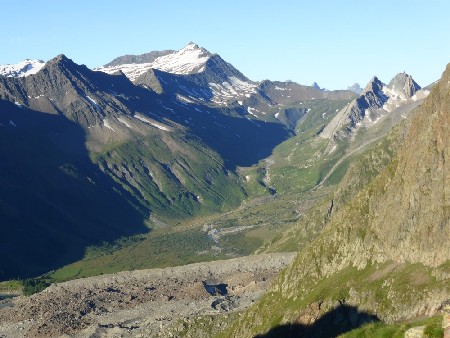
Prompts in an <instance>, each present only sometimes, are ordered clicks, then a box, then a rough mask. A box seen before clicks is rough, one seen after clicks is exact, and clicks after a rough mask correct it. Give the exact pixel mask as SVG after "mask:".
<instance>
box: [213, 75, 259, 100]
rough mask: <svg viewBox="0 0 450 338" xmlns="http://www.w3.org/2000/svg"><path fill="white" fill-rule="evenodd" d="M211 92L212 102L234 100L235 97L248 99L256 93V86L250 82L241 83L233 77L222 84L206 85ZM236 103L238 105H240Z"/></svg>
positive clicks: (241, 81)
mask: <svg viewBox="0 0 450 338" xmlns="http://www.w3.org/2000/svg"><path fill="white" fill-rule="evenodd" d="M208 85H209V88H210V89H211V92H212V93H213V99H212V101H213V102H223V101H225V102H226V101H227V100H229V99H235V98H236V97H242V96H245V97H250V96H251V95H252V94H255V93H256V87H257V85H256V84H254V83H251V82H247V81H243V80H241V79H238V78H237V77H235V76H231V77H229V78H228V81H224V82H222V83H220V84H219V83H214V82H210V83H208ZM240 102H242V101H238V103H239V104H240V105H242V104H241V103H240Z"/></svg>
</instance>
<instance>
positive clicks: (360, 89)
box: [347, 82, 363, 95]
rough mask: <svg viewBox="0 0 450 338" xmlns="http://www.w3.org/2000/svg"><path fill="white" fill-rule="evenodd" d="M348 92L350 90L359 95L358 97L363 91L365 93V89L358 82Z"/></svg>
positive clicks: (348, 88)
mask: <svg viewBox="0 0 450 338" xmlns="http://www.w3.org/2000/svg"><path fill="white" fill-rule="evenodd" d="M347 90H350V91H352V92H353V93H355V94H358V95H360V94H361V93H362V91H363V89H362V88H361V86H360V85H359V83H357V82H355V83H354V84H353V85H351V86H350V87H347Z"/></svg>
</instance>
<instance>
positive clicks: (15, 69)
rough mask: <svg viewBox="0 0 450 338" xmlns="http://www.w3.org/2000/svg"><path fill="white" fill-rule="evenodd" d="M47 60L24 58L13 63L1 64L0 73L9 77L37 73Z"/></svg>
mask: <svg viewBox="0 0 450 338" xmlns="http://www.w3.org/2000/svg"><path fill="white" fill-rule="evenodd" d="M44 65H45V62H44V61H41V60H29V59H27V60H24V61H22V62H19V63H16V64H13V65H0V75H1V76H7V77H22V76H28V75H31V74H36V73H37V72H38V71H39V70H40V69H41V68H42V67H44Z"/></svg>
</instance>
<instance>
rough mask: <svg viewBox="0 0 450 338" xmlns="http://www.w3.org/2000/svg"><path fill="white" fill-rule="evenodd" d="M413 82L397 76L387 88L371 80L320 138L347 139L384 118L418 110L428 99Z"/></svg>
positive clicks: (374, 78) (401, 74) (405, 77)
mask: <svg viewBox="0 0 450 338" xmlns="http://www.w3.org/2000/svg"><path fill="white" fill-rule="evenodd" d="M428 94H429V91H428V90H421V88H420V86H419V85H418V84H417V83H416V82H415V81H414V80H413V78H412V77H411V76H410V75H408V74H405V73H399V74H397V75H396V76H395V77H394V78H393V79H392V80H391V81H390V82H389V84H388V85H386V84H384V83H383V82H381V81H380V80H379V79H378V78H377V77H373V78H372V79H371V80H370V81H369V83H368V84H367V86H366V87H365V88H364V90H363V91H362V93H361V95H360V96H359V97H358V98H357V99H355V100H354V101H352V102H351V103H350V104H349V105H348V106H347V107H345V108H343V109H342V110H341V111H340V112H339V113H338V114H337V115H336V116H335V118H334V119H333V120H332V121H331V122H330V123H329V124H328V125H327V126H326V127H325V128H324V130H323V132H322V133H321V136H322V137H323V138H330V139H332V138H336V137H337V138H339V137H345V136H346V135H350V134H352V133H354V132H355V131H356V130H358V129H359V128H360V127H364V128H369V127H370V126H372V125H374V124H376V123H377V122H378V121H380V120H381V119H382V118H383V117H384V116H387V115H388V114H390V113H392V112H394V111H398V112H399V111H400V108H403V107H408V108H407V109H403V110H402V111H401V112H402V114H403V117H405V115H404V114H407V113H408V112H409V111H411V109H412V108H414V107H415V106H417V105H418V104H419V103H420V102H421V101H422V100H423V99H424V98H425V97H426V96H427V95H428Z"/></svg>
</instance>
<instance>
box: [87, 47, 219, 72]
mask: <svg viewBox="0 0 450 338" xmlns="http://www.w3.org/2000/svg"><path fill="white" fill-rule="evenodd" d="M210 57H211V53H209V52H208V51H207V50H206V49H204V48H201V47H199V46H198V45H196V44H195V43H192V42H191V43H189V44H188V45H187V46H186V47H184V48H182V49H180V50H179V51H177V52H174V53H170V54H168V55H164V56H160V57H159V58H157V59H156V60H155V61H153V62H150V63H130V64H123V65H118V66H112V67H99V68H95V69H94V70H96V71H101V72H104V73H108V74H114V73H116V72H118V71H122V72H123V73H124V74H125V75H126V76H127V77H128V78H129V79H130V80H131V81H134V80H136V79H137V78H138V77H139V76H141V75H142V74H144V73H145V72H146V71H148V70H149V69H151V68H153V69H159V70H162V71H164V72H168V73H172V74H184V75H187V74H193V73H200V72H202V71H204V70H205V63H206V61H208V59H209V58H210Z"/></svg>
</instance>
